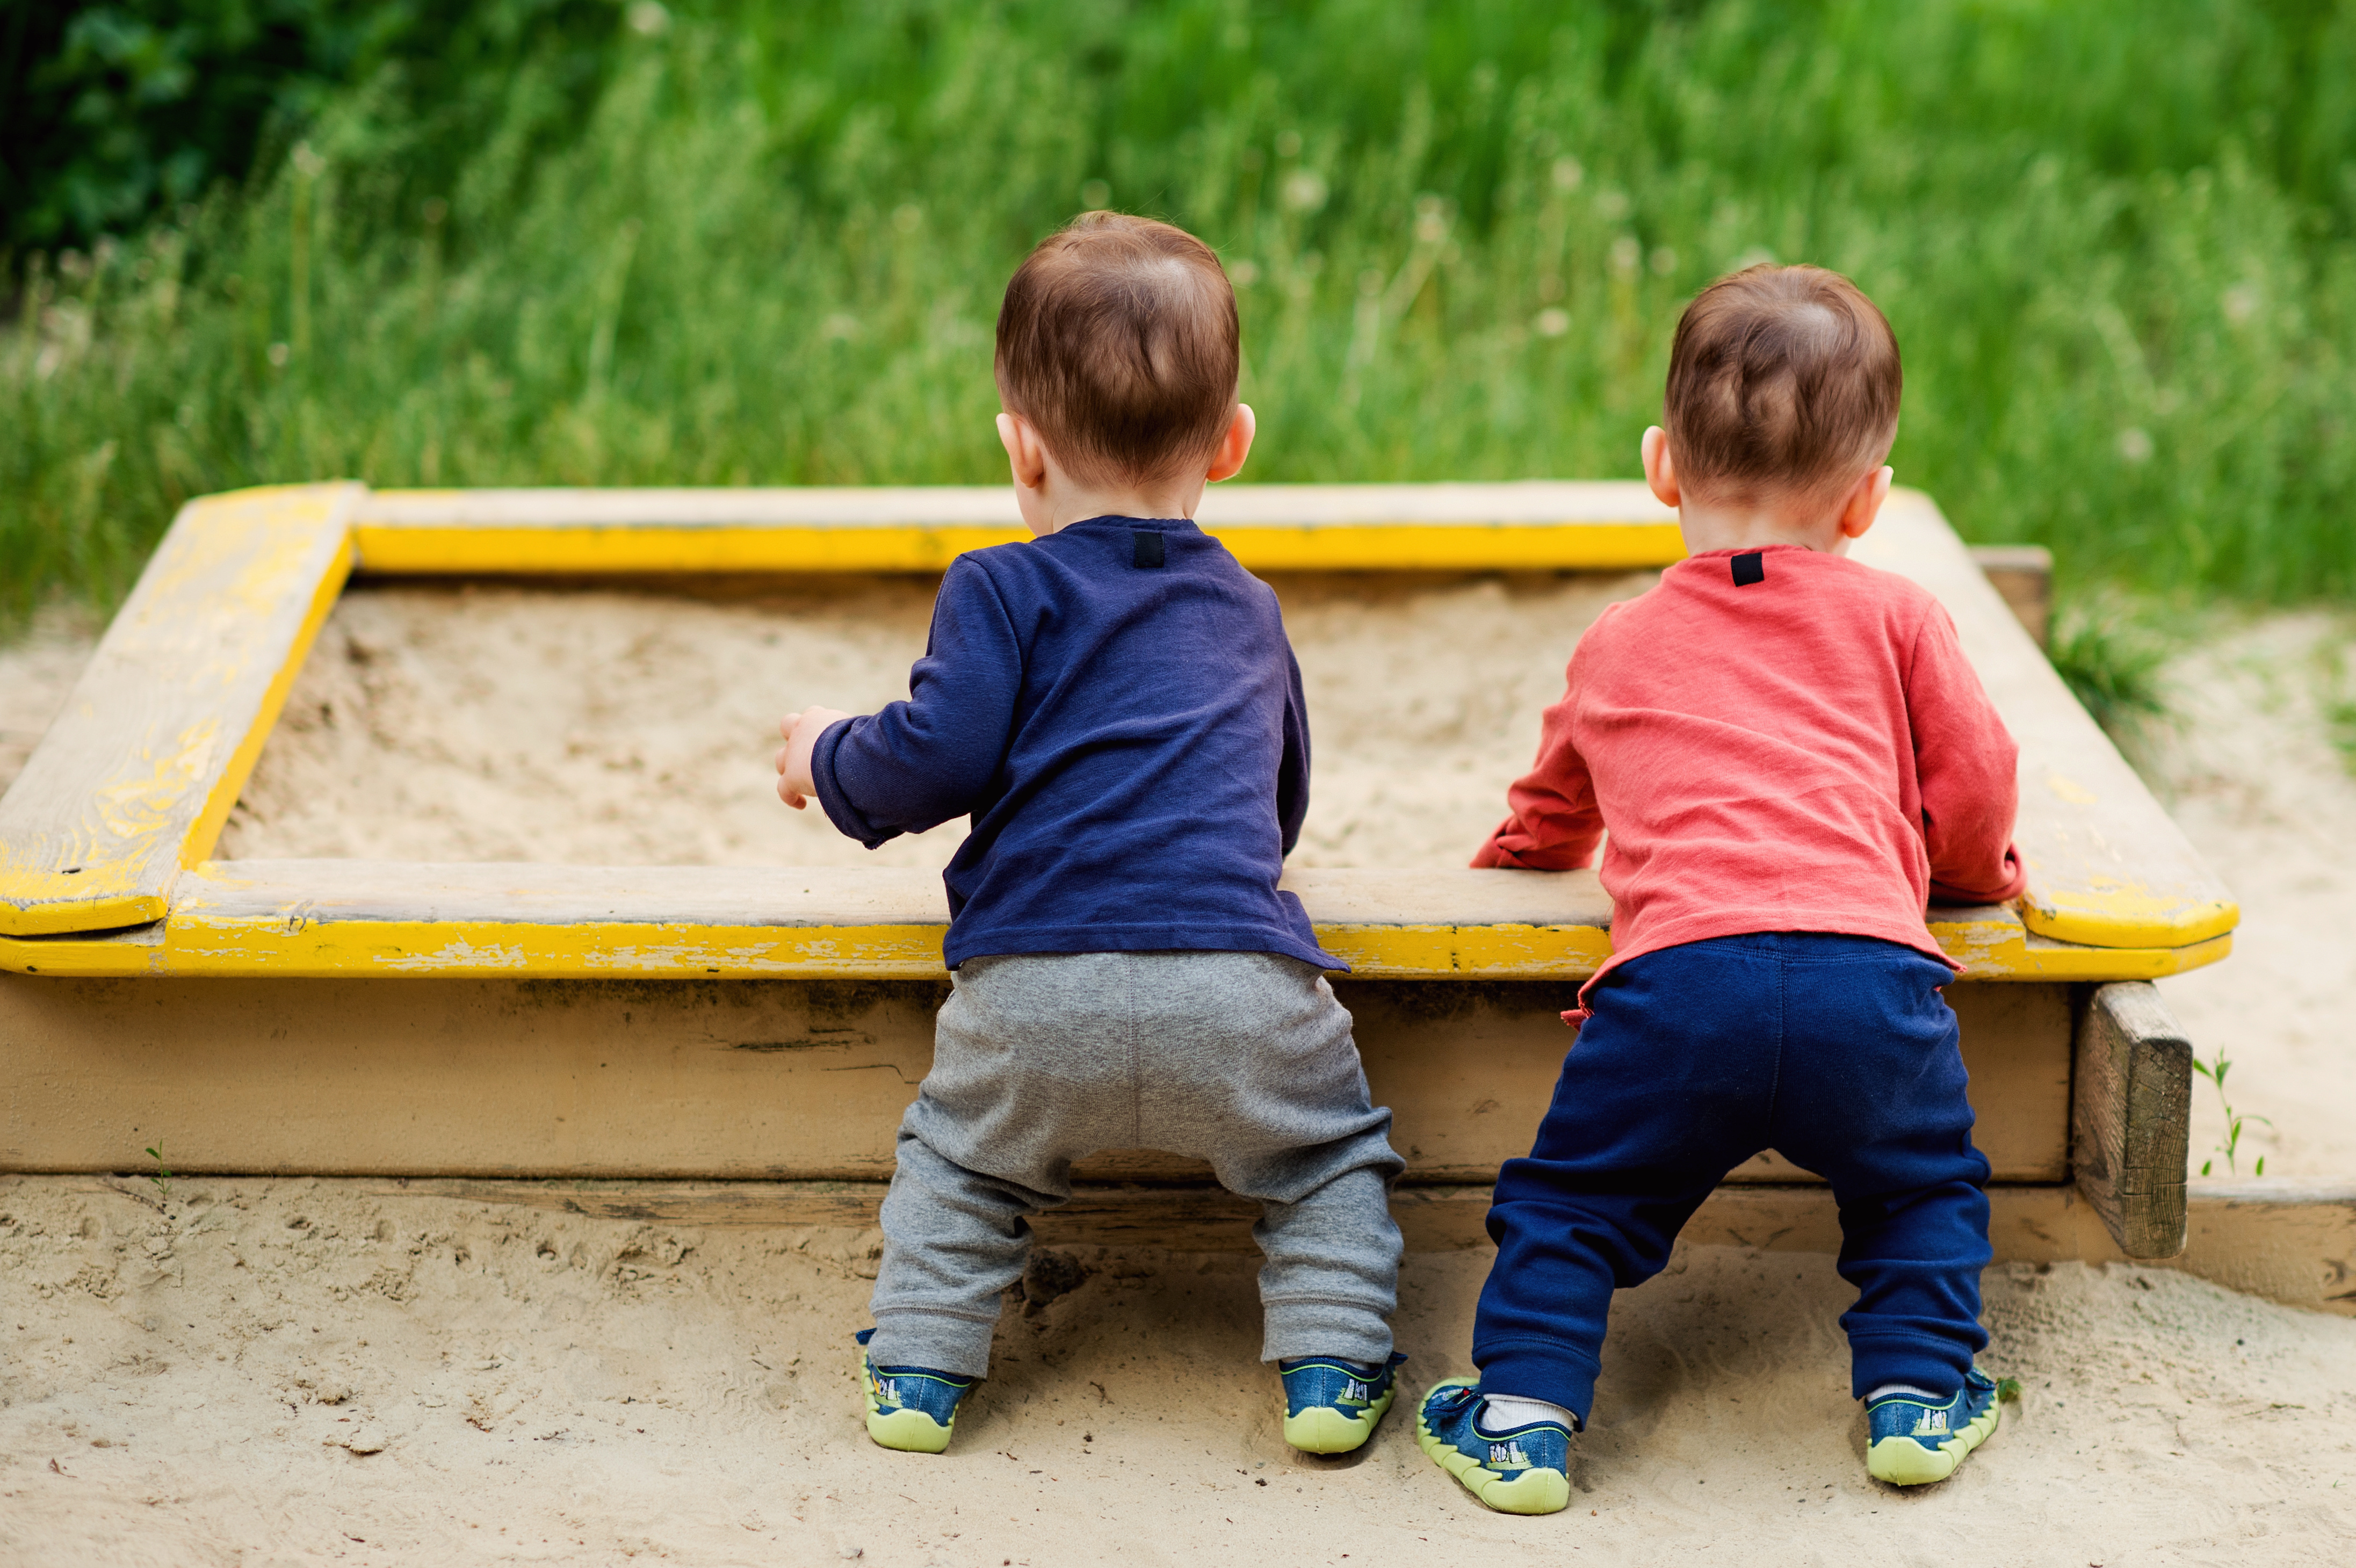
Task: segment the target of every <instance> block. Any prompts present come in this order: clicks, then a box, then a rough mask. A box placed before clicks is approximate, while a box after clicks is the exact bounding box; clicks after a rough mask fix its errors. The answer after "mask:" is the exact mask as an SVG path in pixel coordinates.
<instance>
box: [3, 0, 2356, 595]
mask: <svg viewBox="0 0 2356 1568" xmlns="http://www.w3.org/2000/svg"><path fill="white" fill-rule="evenodd" d="M606 47H607V48H609V50H610V55H609V57H608V58H607V59H605V62H604V64H603V65H602V67H601V68H600V74H599V75H598V76H597V78H596V80H598V81H602V82H603V83H604V85H603V87H602V88H601V89H599V90H598V91H597V92H595V93H594V95H592V98H591V99H590V100H589V102H592V107H591V109H590V110H589V111H588V112H587V113H585V115H584V114H583V113H580V112H579V111H578V108H577V105H578V104H579V103H580V102H583V101H584V100H583V99H582V98H581V96H580V94H579V93H578V92H577V91H573V87H571V86H568V83H573V84H577V82H578V81H579V80H581V79H580V77H579V73H578V71H577V70H575V71H574V74H573V76H571V77H567V78H563V79H562V80H560V78H559V76H558V74H557V72H556V68H555V67H553V66H542V65H538V64H532V63H529V61H530V59H532V58H536V57H530V56H527V57H526V58H527V60H528V63H527V64H526V65H525V66H524V67H523V68H522V69H520V70H516V71H515V72H514V73H513V74H512V75H511V76H508V77H505V78H503V79H502V81H499V82H498V83H493V84H488V86H487V85H486V84H484V83H476V84H474V88H473V90H472V91H469V92H468V93H467V94H466V95H465V96H464V97H463V100H462V101H457V102H455V107H453V106H451V105H444V106H442V107H441V108H438V109H437V108H432V107H431V106H427V107H425V108H421V106H420V105H419V103H418V102H417V100H416V96H415V94H414V92H412V91H407V90H406V89H405V88H404V85H403V81H402V79H401V78H400V76H399V74H398V73H397V72H395V71H392V70H388V71H387V72H386V73H384V74H381V75H380V76H378V77H376V78H372V79H371V80H369V81H365V82H362V83H359V84H358V85H356V86H354V87H352V88H350V89H349V90H348V91H345V92H343V93H342V94H341V95H340V96H337V97H336V98H334V99H332V100H331V101H330V102H329V103H328V105H327V108H326V109H325V110H323V111H322V112H321V113H320V114H319V116H318V118H317V119H316V121H315V122H314V123H313V124H311V126H310V127H309V129H308V131H307V133H306V140H305V142H304V143H303V144H302V145H297V146H294V147H291V148H284V149H282V150H281V151H280V152H278V153H274V154H272V155H270V156H268V157H266V158H265V160H264V162H263V165H262V167H261V168H260V169H259V170H258V171H257V172H256V174H255V176H254V177H253V179H252V181H251V182H250V183H249V184H248V185H247V186H246V187H245V188H241V189H238V190H233V191H227V192H223V193H220V194H217V195H216V196H215V197H213V198H211V199H209V200H207V201H204V202H202V203H199V204H198V205H196V206H195V207H192V208H189V209H183V210H182V211H180V212H178V213H177V214H174V215H172V217H171V218H170V220H168V221H166V222H164V223H160V224H158V225H156V226H155V227H153V228H150V229H148V230H146V231H143V232H140V233H137V234H135V235H134V236H132V237H129V238H126V239H124V240H123V241H122V242H119V243H115V244H112V245H107V246H102V247H99V248H98V249H97V251H96V252H93V253H91V254H85V255H80V256H59V257H56V258H28V259H26V261H25V262H24V267H25V272H24V275H25V277H26V278H27V284H26V286H25V287H24V289H23V290H22V292H21V295H20V308H19V312H18V320H17V322H16V325H15V326H14V327H13V328H0V614H8V613H21V612H22V611H23V610H24V609H26V608H27V607H30V606H31V605H33V604H34V603H36V602H37V601H38V600H39V599H40V598H42V597H43V596H46V595H48V594H51V593H54V592H57V591H60V590H63V591H68V592H73V593H79V594H83V595H87V596H91V597H93V598H96V599H99V600H103V599H105V598H106V597H108V596H111V595H112V594H115V593H117V592H119V591H120V590H121V588H122V586H123V585H124V584H125V583H126V582H127V581H128V578H129V575H131V574H132V573H134V572H135V570H136V568H137V565H138V564H139V562H140V561H141V560H142V559H143V558H144V554H145V550H146V549H147V547H148V546H149V545H150V544H151V543H152V542H153V540H154V539H155V535H156V533H157V532H159V530H160V529H161V528H162V526H163V525H164V524H165V523H166V521H168V520H169V517H170V515H171V513H172V510H173V509H174V508H175V507H176V506H177V504H178V503H179V502H180V501H181V500H183V499H186V498H187V497H188V496H191V495H195V494H199V493H202V492H205V491H208V490H214V489H224V488H227V487H230V486H235V485H243V484H251V483H255V482H259V481H264V480H277V479H300V478H319V477H327V476H337V475H350V476H356V477H359V478H365V479H367V480H369V481H370V482H371V483H375V484H379V485H417V484H429V485H460V484H469V485H472V484H512V483H525V482H530V483H554V484H647V483H666V484H744V483H772V484H779V483H785V484H790V483H828V482H831V483H843V482H882V481H905V482H923V481H949V480H956V481H987V480H991V479H995V478H1000V477H1001V475H1002V467H1001V462H1000V459H999V457H998V455H997V451H996V445H995V442H994V439H993V437H992V435H991V423H990V415H991V413H992V412H994V410H995V407H996V401H995V394H994V392H993V390H992V387H991V380H990V372H989V362H990V339H991V323H992V320H993V318H994V315H995V311H996V306H997V301H998V296H999V292H1000V290H1001V287H1002V285H1003V283H1004V279H1005V277H1006V274H1007V273H1008V272H1009V271H1010V270H1011V268H1012V265H1013V263H1014V262H1015V261H1016V260H1017V259H1018V258H1019V257H1020V256H1021V254H1022V253H1023V251H1024V250H1025V249H1026V248H1027V247H1028V245H1029V244H1030V243H1031V242H1033V241H1034V240H1035V239H1036V238H1037V237H1038V236H1039V235H1040V234H1042V233H1043V232H1044V231H1047V230H1049V229H1050V228H1052V227H1053V226H1054V225H1055V224H1056V223H1057V222H1059V221H1061V220H1063V219H1064V218H1066V216H1068V215H1069V214H1070V213H1071V212H1072V211H1074V210H1075V209H1078V208H1080V207H1081V206H1083V205H1089V204H1095V203H1098V202H1108V203H1110V204H1113V205H1118V206H1121V207H1125V208H1129V209H1135V210H1144V211H1151V212H1155V213H1160V214H1163V215H1166V216H1168V217H1170V218H1172V219H1174V220H1177V221H1180V222H1183V223H1185V224H1187V225H1189V226H1190V227H1193V228H1194V229H1195V230H1197V231H1200V232H1201V233H1203V234H1204V235H1205V237H1206V238H1208V239H1209V240H1210V241H1211V242H1213V243H1215V245H1217V246H1218V247H1219V249H1220V251H1221V252H1222V253H1223V254H1224V255H1225V256H1226V259H1227V261H1228V263H1229V265H1230V267H1231V269H1232V270H1233V272H1234V274H1235V276H1236V278H1237V283H1238V285H1239V295H1240V298H1241V300H1242V303H1243V310H1244V317H1245V333H1246V349H1247V354H1248V370H1247V377H1246V395H1247V396H1248V398H1249V399H1250V400H1251V401H1252V402H1253V403H1255V404H1256V406H1257V407H1258V411H1259V413H1260V427H1261V431H1262V435H1261V445H1260V446H1259V447H1258V450H1257V451H1256V452H1255V454H1254V458H1253V467H1252V469H1251V473H1252V475H1253V477H1256V478H1264V479H1387V478H1418V479H1437V478H1515V477H1526V476H1537V475H1559V476H1575V477H1592V476H1612V475H1627V474H1631V473H1633V472H1634V465H1635V446H1636V439H1637V435H1638V434H1639V432H1640V431H1641V430H1642V429H1643V427H1644V424H1646V423H1647V422H1649V421H1650V420H1651V419H1653V418H1654V417H1655V413H1656V410H1657V405H1658V399H1659V390H1660V382H1661V376H1662V371H1663V367H1664V362H1665V356H1666V351H1667V343H1668V337H1669V332H1670V329H1671V328H1672V326H1673V325H1674V323H1675V320H1676V313H1677V311H1678V309H1679V308H1680V306H1682V304H1683V302H1684V301H1685V299H1686V298H1687V297H1688V296H1689V295H1691V294H1692V292H1693V291H1694V290H1695V289H1696V288H1697V287H1698V286H1699V285H1701V284H1703V283H1704V282H1706V281H1707V280H1708V278H1710V277H1711V276H1712V275H1714V274H1718V273H1719V272H1720V271H1722V270H1724V269H1726V268H1728V267H1730V266H1732V265H1734V264H1736V263H1740V262H1742V261H1744V260H1746V259H1749V258H1753V257H1758V256H1762V255H1772V256H1773V257H1776V258H1778V259H1781V260H1787V261H1792V260H1807V261H1813V262H1818V263H1824V264H1826V265H1830V266H1834V267H1838V268H1840V269H1842V270H1844V271H1847V272H1848V273H1850V274H1853V275H1855V276H1856V277H1857V278H1858V280H1859V282H1860V283H1862V284H1863V285H1864V286H1865V287H1866V288H1867V289H1868V290H1869V291H1870V292H1871V293H1872V294H1873V295H1874V296H1875V297H1876V298H1877V299H1878V300H1879V301H1880V302H1881V304H1882V305H1883V306H1884V308H1885V309H1886V310H1887V311H1888V313H1889V314H1890V317H1891V319H1892V321H1893V323H1894V324H1895V325H1896V327H1897V329H1898V332H1899V335H1900V338H1901V343H1902V344H1903V346H1904V349H1905V352H1906V356H1907V367H1908V383H1907V401H1906V413H1905V417H1904V423H1903V425H1902V428H1901V435H1900V440H1899V446H1898V451H1897V453H1896V455H1895V456H1894V459H1893V460H1894V462H1895V463H1896V465H1897V467H1898V468H1899V472H1900V477H1901V481H1903V482H1908V483H1914V484H1921V485H1923V486H1925V487H1927V488H1928V489H1931V490H1932V491H1933V492H1934V493H1935V494H1936V495H1937V496H1938V497H1939V498H1940V499H1941V500H1942V501H1943V502H1944V504H1945V506H1946V507H1947V509H1948V511H1949V513H1950V515H1951V516H1953V517H1954V519H1955V520H1956V521H1957V522H1958V523H1959V524H1960V525H1961V526H1962V527H1963V528H1964V529H1965V532H1967V533H1969V534H1971V535H1972V536H1974V537H1976V538H1980V539H1984V540H2030V541H2037V542H2044V543H2048V544H2051V546H2053V547H2054V549H2055V550H2056V552H2057V553H2058V554H2059V556H2060V558H2061V567H2062V569H2063V571H2064V572H2065V573H2066V574H2069V575H2071V576H2072V578H2073V579H2074V580H2080V581H2104V580H2107V581H2113V582H2117V583H2121V584H2126V585H2133V586H2135V587H2136V588H2139V589H2143V590H2153V591H2162V592H2173V593H2178V594H2190V595H2192V596H2196V597H2197V596H2201V595H2207V594H2225V595H2231V596H2240V597H2246V598H2258V599H2272V600H2286V599H2298V598H2310V597H2315V596H2342V597H2344V596H2348V595H2349V594H2351V591H2356V527H2351V525H2350V523H2349V521H2348V520H2349V518H2350V517H2351V515H2356V377H2351V373H2350V372H2351V368H2352V367H2351V364H2350V363H2349V361H2350V360H2351V358H2356V241H2351V235H2352V234H2356V134H2351V126H2356V12H2351V9H2350V8H2348V7H2345V6H2342V7H2338V8H2334V7H2329V6H2323V7H2306V8H2301V7H2297V6H2294V5H2287V4H2280V3H2276V4H2265V3H2261V0H2171V3H2169V4H2160V5H2135V4H2127V3H2125V0H2088V3H2086V4H2080V5H2067V6H2062V5H2051V6H2048V5H2029V4H2026V3H2003V0H1971V3H1965V0H1922V3H1921V4H1917V5H1907V6H1894V7H1893V6H1880V5H1863V4H1859V3H1848V0H1826V3H1823V4H1798V3H1793V4H1783V5H1768V4H1740V3H1732V4H1705V5H1690V4H1687V5H1663V6H1647V5H1634V4H1622V5H1597V6H1586V7H1553V6H1536V5H1525V6H1511V5H1496V4H1479V3H1472V4H1459V5H1429V6H1419V5H1408V4H1399V3H1395V0H1384V3H1377V0H1334V3H1330V4H1323V5H1286V6H1270V5H1255V4H1246V3H1243V0H1179V3H1174V4H1169V5H1152V6H1148V5H1135V6H1122V5H1109V4H1083V3H1079V0H1062V3H1058V0H1041V3H1038V4H1032V5H1002V6H990V5H950V4H946V3H943V4H920V3H916V0H876V3H872V4H868V5H860V6H857V7H847V6H846V7H828V6H804V7H755V6H737V5H726V4H722V3H720V0H713V3H712V4H710V5H680V6H677V7H674V8H673V10H672V11H670V12H669V13H664V12H661V11H660V10H659V8H654V7H649V6H646V5H635V6H631V7H629V8H627V10H626V11H623V10H617V11H616V23H615V26H614V29H613V33H612V38H611V42H610V44H609V45H608V46H606ZM492 88H495V89H496V91H492V90H490V89H492ZM429 111H430V112H429ZM454 115H457V116H461V117H463V116H468V115H471V116H472V118H471V119H463V125H464V127H465V132H466V134H464V135H461V136H454V135H453V134H451V127H452V125H453V124H459V123H461V122H460V121H454V120H453V118H452V116H454ZM421 125H427V126H430V127H431V128H432V130H433V133H434V134H431V135H426V134H423V133H421V132H420V130H419V126H421ZM454 148H455V149H463V150H461V151H454V150H453V149H454Z"/></svg>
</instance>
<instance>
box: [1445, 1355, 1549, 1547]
mask: <svg viewBox="0 0 2356 1568" xmlns="http://www.w3.org/2000/svg"><path fill="white" fill-rule="evenodd" d="M1480 1417H1481V1384H1480V1380H1478V1379H1476V1378H1450V1379H1448V1380H1445V1381H1443V1382H1440V1383H1436V1384H1434V1385H1433V1386H1432V1390H1431V1391H1430V1393H1428V1394H1426V1395H1424V1396H1423V1405H1422V1408H1421V1409H1419V1410H1418V1411H1417V1412H1416V1415H1415V1440H1416V1442H1417V1444H1419V1445H1420V1446H1421V1447H1422V1449H1423V1451H1424V1452H1425V1453H1426V1454H1429V1455H1431V1456H1432V1458H1433V1459H1434V1460H1435V1461H1436V1462H1438V1464H1439V1465H1440V1468H1442V1469H1444V1470H1446V1471H1447V1472H1448V1473H1449V1474H1450V1475H1451V1476H1453V1477H1456V1478H1457V1479H1458V1480H1460V1481H1462V1482H1463V1483H1464V1489H1465V1490H1466V1491H1468V1492H1471V1493H1472V1495H1473V1496H1474V1497H1476V1498H1480V1499H1481V1501H1482V1502H1483V1503H1484V1504H1485V1505H1487V1506H1488V1507H1490V1508H1493V1509H1496V1510H1497V1511H1498V1512H1499V1513H1559V1512H1561V1511H1562V1509H1564V1508H1565V1507H1567V1506H1568V1505H1569V1502H1570V1433H1569V1430H1568V1429H1566V1428H1565V1427H1563V1426H1562V1425H1561V1424H1560V1423H1557V1422H1551V1421H1540V1422H1533V1423H1530V1424H1529V1425H1527V1426H1516V1427H1513V1428H1511V1429H1509V1430H1507V1431H1505V1432H1487V1431H1483V1429H1482V1426H1481V1420H1480Z"/></svg>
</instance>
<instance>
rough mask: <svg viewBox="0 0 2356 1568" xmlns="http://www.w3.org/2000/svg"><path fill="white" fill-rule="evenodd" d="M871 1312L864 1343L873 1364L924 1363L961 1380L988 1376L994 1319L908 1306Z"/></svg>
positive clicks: (897, 1365) (917, 1365)
mask: <svg viewBox="0 0 2356 1568" xmlns="http://www.w3.org/2000/svg"><path fill="white" fill-rule="evenodd" d="M874 1316H875V1335H874V1337H873V1338H872V1339H870V1340H868V1342H867V1357H868V1359H870V1360H872V1361H873V1362H874V1363H875V1364H876V1365H877V1366H879V1367H922V1368H924V1369H926V1370H927V1371H933V1372H948V1373H951V1374H953V1375H954V1376H957V1377H960V1378H986V1377H988V1376H990V1337H991V1334H992V1333H994V1332H995V1331H996V1329H997V1327H998V1322H997V1319H995V1318H991V1319H988V1320H984V1319H980V1318H973V1317H964V1316H958V1314H956V1313H949V1312H926V1311H924V1310H922V1309H914V1310H911V1309H908V1308H895V1309H894V1310H892V1311H888V1312H879V1313H876V1314H875V1315H874Z"/></svg>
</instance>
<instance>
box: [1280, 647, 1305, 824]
mask: <svg viewBox="0 0 2356 1568" xmlns="http://www.w3.org/2000/svg"><path fill="white" fill-rule="evenodd" d="M1284 663H1285V672H1286V675H1287V677H1288V681H1289V683H1288V684H1287V685H1286V687H1285V692H1284V757H1283V760H1282V761H1280V763H1278V765H1277V771H1276V822H1277V826H1278V827H1280V828H1281V829H1282V830H1283V832H1284V853H1285V854H1291V853H1292V848H1293V845H1295V844H1297V843H1300V842H1301V823H1302V822H1304V821H1306V820H1307V818H1308V816H1309V701H1308V698H1307V697H1306V696H1305V695H1304V694H1303V693H1302V692H1301V660H1298V659H1296V658H1294V657H1293V655H1292V650H1291V648H1290V646H1289V645H1288V646H1287V647H1286V649H1285V650H1284Z"/></svg>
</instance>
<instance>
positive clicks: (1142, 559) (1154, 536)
mask: <svg viewBox="0 0 2356 1568" xmlns="http://www.w3.org/2000/svg"><path fill="white" fill-rule="evenodd" d="M1129 537H1130V539H1131V540H1132V541H1134V542H1135V544H1136V547H1137V553H1136V554H1135V555H1133V556H1131V557H1130V564H1131V565H1133V566H1159V565H1161V564H1162V561H1163V559H1164V557H1163V555H1162V535H1161V534H1160V533H1158V532H1154V531H1152V530H1151V529H1144V528H1140V529H1134V530H1131V531H1130V536H1129Z"/></svg>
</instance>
